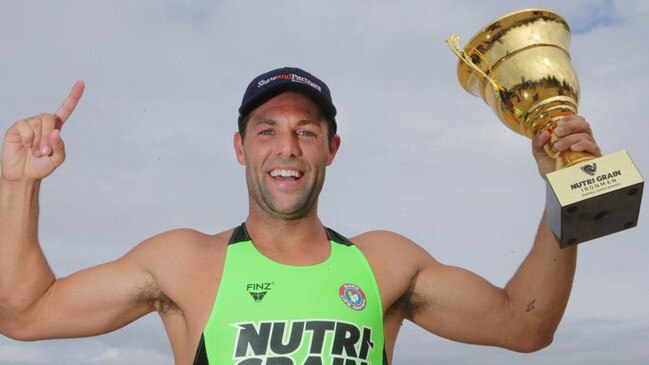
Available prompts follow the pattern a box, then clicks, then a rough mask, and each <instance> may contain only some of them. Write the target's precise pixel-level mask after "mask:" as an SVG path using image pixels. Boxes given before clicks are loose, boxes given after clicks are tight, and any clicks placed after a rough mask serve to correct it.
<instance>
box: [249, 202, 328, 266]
mask: <svg viewBox="0 0 649 365" xmlns="http://www.w3.org/2000/svg"><path fill="white" fill-rule="evenodd" d="M246 229H247V231H248V234H250V238H251V239H252V241H253V243H254V244H255V247H257V249H258V250H260V251H261V252H262V253H263V254H265V255H266V256H268V257H270V258H272V259H275V260H276V261H280V262H285V263H294V264H313V263H317V262H320V261H323V260H324V259H326V258H327V257H328V255H329V250H330V246H329V239H328V238H327V233H326V231H325V229H324V227H323V225H322V222H320V219H319V218H318V216H317V214H316V213H315V212H314V213H313V214H308V215H306V216H304V217H301V218H297V219H283V218H279V217H272V216H270V215H269V214H266V213H265V212H259V210H257V209H251V210H250V213H249V215H248V218H247V219H246Z"/></svg>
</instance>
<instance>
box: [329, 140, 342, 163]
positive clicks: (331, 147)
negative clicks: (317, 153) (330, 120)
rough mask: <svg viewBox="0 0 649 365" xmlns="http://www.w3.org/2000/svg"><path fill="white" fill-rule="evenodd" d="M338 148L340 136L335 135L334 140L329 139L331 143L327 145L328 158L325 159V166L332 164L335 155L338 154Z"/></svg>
mask: <svg viewBox="0 0 649 365" xmlns="http://www.w3.org/2000/svg"><path fill="white" fill-rule="evenodd" d="M339 148H340V136H339V135H338V134H336V135H335V136H334V138H332V139H331V143H330V144H329V157H328V158H327V166H329V165H331V164H332V163H333V162H334V158H335V157H336V153H337V152H338V149H339Z"/></svg>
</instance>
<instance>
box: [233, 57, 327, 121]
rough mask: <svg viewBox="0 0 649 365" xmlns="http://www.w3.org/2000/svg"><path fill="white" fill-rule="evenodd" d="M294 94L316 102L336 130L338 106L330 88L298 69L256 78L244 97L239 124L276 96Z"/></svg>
mask: <svg viewBox="0 0 649 365" xmlns="http://www.w3.org/2000/svg"><path fill="white" fill-rule="evenodd" d="M286 91H294V92H298V93H300V94H303V95H305V96H307V97H309V98H310V99H311V100H313V101H314V102H316V103H317V104H318V105H319V106H320V108H322V111H323V112H324V114H325V115H326V116H327V117H328V118H329V120H330V122H331V123H333V127H334V130H335V128H336V107H335V106H334V104H333V102H332V101H331V92H330V91H329V87H327V85H326V84H325V83H324V82H323V81H322V80H320V79H319V78H317V77H315V76H313V75H312V74H310V73H308V72H306V71H304V70H302V69H299V68H296V67H282V68H278V69H276V70H272V71H269V72H266V73H264V74H262V75H259V76H257V77H255V78H254V79H253V80H252V81H251V82H250V84H249V85H248V87H247V88H246V92H245V93H244V94H243V99H242V100H241V106H240V107H239V124H241V122H242V120H243V118H244V117H245V116H246V115H248V113H250V112H251V111H253V110H255V108H257V107H258V106H260V105H261V104H263V103H265V102H266V101H268V100H269V99H271V98H272V97H274V96H276V95H278V94H281V93H283V92H286Z"/></svg>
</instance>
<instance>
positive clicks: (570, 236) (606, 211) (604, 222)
mask: <svg viewBox="0 0 649 365" xmlns="http://www.w3.org/2000/svg"><path fill="white" fill-rule="evenodd" d="M643 188H644V182H640V183H638V184H635V185H631V186H626V187H623V188H620V189H618V190H613V191H609V192H607V193H605V194H603V195H598V196H594V197H592V198H587V199H584V200H581V201H578V202H575V203H572V204H569V205H565V206H562V205H561V203H560V202H559V200H558V199H557V195H556V194H555V191H554V190H553V188H552V186H551V185H550V183H548V184H547V190H546V202H545V203H546V213H545V214H546V216H547V219H548V222H549V223H550V227H551V228H552V232H554V235H555V237H556V238H557V240H558V241H559V246H561V248H566V247H570V246H574V245H576V244H579V243H582V242H586V241H590V240H593V239H595V238H599V237H602V236H606V235H609V234H612V233H615V232H619V231H622V230H625V229H629V228H633V227H635V226H636V225H637V223H638V216H639V214H640V202H641V200H642V191H643Z"/></svg>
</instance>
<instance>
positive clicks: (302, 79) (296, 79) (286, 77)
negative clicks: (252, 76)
mask: <svg viewBox="0 0 649 365" xmlns="http://www.w3.org/2000/svg"><path fill="white" fill-rule="evenodd" d="M276 80H289V81H292V82H299V83H301V84H305V85H309V86H311V87H312V88H314V89H316V90H318V91H319V92H322V88H321V87H320V85H318V84H316V83H315V82H313V81H311V80H309V79H307V78H306V77H304V76H300V75H296V74H294V73H290V74H279V75H275V76H271V77H269V78H267V79H262V80H259V82H257V88H260V87H262V86H264V85H266V84H268V83H270V82H273V81H276Z"/></svg>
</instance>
